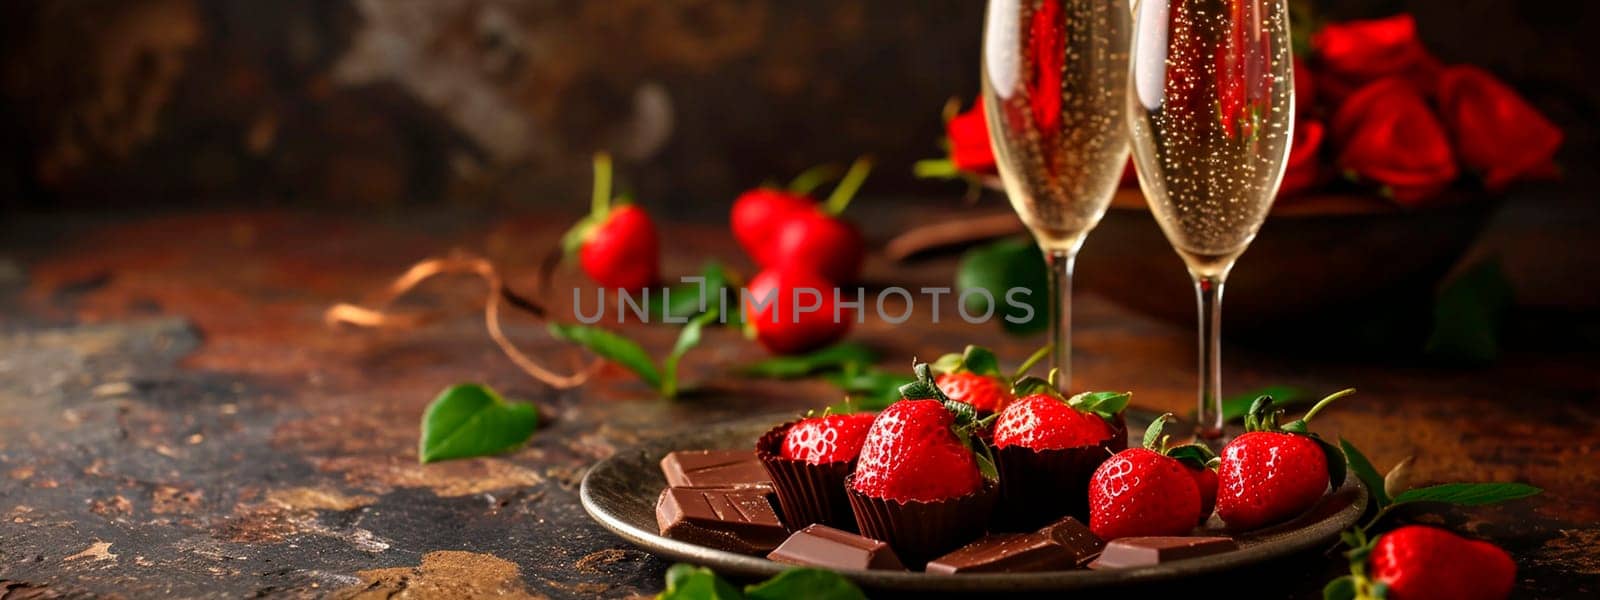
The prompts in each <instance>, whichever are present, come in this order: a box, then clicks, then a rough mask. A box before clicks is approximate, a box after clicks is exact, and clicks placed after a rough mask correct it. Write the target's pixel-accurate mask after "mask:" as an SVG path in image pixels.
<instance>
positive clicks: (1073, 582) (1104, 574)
mask: <svg viewBox="0 0 1600 600" xmlns="http://www.w3.org/2000/svg"><path fill="white" fill-rule="evenodd" d="M1129 410H1130V411H1136V410H1138V409H1134V408H1130V409H1129ZM1138 412H1145V411H1138ZM1152 414H1154V413H1152ZM793 416H794V415H793V414H792V413H773V414H769V415H761V416H757V417H750V418H747V419H736V420H731V421H724V422H721V423H718V424H715V425H714V427H716V428H717V429H719V430H727V429H736V428H759V427H761V426H767V427H770V426H771V424H772V423H778V422H782V421H783V420H787V419H791V418H793ZM705 434H706V431H705V430H697V431H685V432H679V433H675V434H670V435H665V436H661V437H657V438H652V439H650V440H646V441H643V442H640V443H638V444H635V445H633V446H629V447H627V448H624V449H622V450H618V451H617V452H614V453H612V455H611V456H608V457H606V458H604V459H601V460H599V461H596V462H595V464H593V465H591V466H590V467H589V468H588V469H587V470H585V471H584V474H583V479H582V480H581V482H580V483H579V487H578V498H579V501H580V503H581V504H582V505H583V509H584V511H585V512H587V513H588V514H589V518H591V519H593V520H594V521H595V522H596V523H599V524H600V526H601V527H603V528H605V529H606V530H608V531H610V532H611V533H613V534H615V535H617V536H618V537H620V538H622V539H623V540H625V541H627V542H628V543H630V544H633V545H634V546H637V547H639V548H640V549H642V550H644V551H646V552H649V553H651V554H655V555H658V556H662V557H665V558H668V559H670V560H673V561H677V562H689V563H693V564H697V565H705V566H710V567H712V568H713V569H714V570H717V571H718V572H719V573H720V574H722V575H724V576H751V577H770V576H772V575H775V574H777V573H778V572H780V571H783V570H784V569H790V568H794V566H795V565H789V564H784V563H779V562H774V561H771V560H768V559H766V558H764V557H757V556H748V555H744V554H738V553H734V552H728V551H725V550H717V549H715V548H710V547H707V546H701V545H699V544H692V543H689V542H684V541H680V540H674V539H671V538H668V537H664V536H661V535H660V534H659V533H657V532H655V531H653V530H652V531H646V530H644V529H641V528H639V527H636V526H635V525H633V524H632V523H629V522H627V521H625V520H623V519H622V518H621V517H620V516H619V515H614V514H611V513H610V512H608V511H607V510H605V509H603V508H602V507H601V506H600V505H599V501H598V500H597V499H596V498H595V492H594V483H593V479H594V476H595V473H596V472H598V471H600V470H601V469H603V468H605V467H608V466H611V465H612V464H613V463H616V462H620V461H621V460H622V457H624V456H627V455H629V454H633V453H641V454H645V455H649V454H651V453H652V452H653V451H656V450H660V449H663V448H665V447H666V446H667V445H669V444H672V443H673V441H674V440H683V439H686V438H695V437H701V436H704V435H705ZM666 451H669V452H670V451H671V450H666ZM1345 490H1350V491H1351V492H1353V493H1354V494H1355V496H1354V498H1353V499H1352V501H1351V502H1350V503H1349V505H1347V506H1344V507H1342V508H1340V509H1339V510H1337V511H1336V512H1334V513H1332V514H1329V515H1328V516H1327V517H1325V518H1323V519H1322V520H1320V521H1317V522H1315V523H1312V524H1310V525H1307V526H1306V527H1302V528H1300V529H1293V530H1287V531H1282V532H1278V531H1273V529H1272V528H1268V529H1266V530H1265V535H1270V536H1282V539H1278V540H1274V541H1271V542H1264V543H1257V544H1252V545H1249V546H1244V547H1242V548H1240V549H1238V550H1234V551H1232V552H1227V553H1224V554H1217V555H1211V556H1203V557H1197V558H1191V559H1186V560H1182V561H1175V562H1172V563H1166V564H1162V565H1153V566H1149V567H1138V568H1131V569H1108V570H1098V571H1097V570H1089V569H1075V570H1067V571H1042V572H1030V573H968V574H956V575H928V574H926V573H922V572H918V571H885V570H859V569H830V570H833V571H835V572H838V573H839V574H840V575H844V576H845V577H848V578H850V579H851V580H852V581H855V582H856V583H857V584H859V585H862V586H865V587H869V588H880V589H900V590H908V591H914V590H927V591H938V590H954V589H965V590H969V591H1059V590H1072V589H1083V588H1095V587H1110V586H1117V585H1133V584H1141V583H1153V582H1158V581H1168V580H1172V579H1179V578H1184V577H1192V576H1197V575H1203V574H1208V573H1213V572H1219V571H1226V570H1229V569H1234V568H1240V567H1245V566H1249V565H1252V564H1256V563H1259V562H1262V561H1265V560H1270V559H1273V558H1278V557H1282V556H1288V555H1292V554H1295V553H1298V552H1301V551H1303V550H1307V549H1309V548H1311V547H1313V546H1316V545H1318V544H1321V543H1326V542H1328V541H1331V540H1334V539H1337V538H1338V535H1339V532H1340V531H1343V530H1344V529H1345V528H1347V527H1349V526H1351V525H1353V524H1355V522H1356V521H1357V520H1359V519H1360V517H1361V515H1362V514H1363V513H1365V511H1366V504H1367V499H1368V498H1367V490H1366V487H1365V486H1364V485H1363V484H1362V482H1361V481H1360V479H1359V478H1358V477H1356V476H1355V474H1354V473H1353V472H1349V471H1348V470H1347V472H1346V475H1345V481H1344V483H1343V485H1341V486H1339V488H1337V489H1335V490H1334V491H1333V493H1330V494H1328V495H1326V496H1324V498H1331V497H1334V496H1335V495H1336V494H1338V493H1339V492H1342V491H1345ZM1291 533H1297V534H1300V535H1293V536H1291V535H1289V534H1291Z"/></svg>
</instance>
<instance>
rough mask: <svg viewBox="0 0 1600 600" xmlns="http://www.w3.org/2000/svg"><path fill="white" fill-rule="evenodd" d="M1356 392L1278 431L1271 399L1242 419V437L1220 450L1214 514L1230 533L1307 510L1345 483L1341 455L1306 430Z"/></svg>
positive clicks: (1259, 401) (1319, 406) (1326, 401)
mask: <svg viewBox="0 0 1600 600" xmlns="http://www.w3.org/2000/svg"><path fill="white" fill-rule="evenodd" d="M1354 392H1355V390H1343V391H1340V392H1338V393H1335V394H1333V395H1331V396H1328V397H1327V398H1324V399H1322V401H1320V402H1318V403H1317V404H1316V405H1315V406H1313V407H1312V408H1311V410H1310V411H1309V412H1307V413H1306V415H1305V416H1304V417H1301V418H1300V419H1299V420H1296V421H1293V422H1290V423H1289V424H1287V425H1283V426H1281V427H1280V426H1279V425H1278V419H1279V418H1280V417H1281V416H1282V415H1283V409H1281V408H1277V407H1276V406H1274V404H1273V401H1272V398H1271V397H1270V396H1262V397H1260V398H1257V399H1256V401H1255V404H1253V405H1252V406H1251V407H1250V412H1249V414H1247V415H1246V416H1245V432H1246V433H1245V434H1244V435H1241V436H1239V437H1237V438H1234V439H1233V441H1231V442H1228V445H1227V446H1224V447H1223V448H1222V452H1221V460H1220V461H1219V462H1218V464H1217V516H1219V517H1221V518H1222V520H1223V522H1225V523H1227V524H1228V527H1229V528H1231V529H1237V530H1245V529H1256V528H1258V527H1262V526H1265V525H1271V524H1274V523H1278V522H1281V521H1284V520H1287V519H1290V518H1293V517H1295V516H1298V515H1300V514H1302V513H1304V512H1306V511H1307V510H1310V509H1311V507H1312V506H1315V505H1316V503H1317V502H1318V501H1319V500H1321V499H1322V496H1323V494H1325V493H1327V491H1328V485H1329V484H1330V483H1332V484H1334V485H1339V484H1342V483H1344V473H1345V458H1344V454H1343V453H1341V452H1340V451H1339V449H1338V448H1335V447H1333V446H1332V445H1330V444H1328V443H1327V442H1324V441H1322V439H1321V438H1318V437H1317V436H1316V435H1314V434H1311V433H1309V432H1307V431H1306V426H1307V424H1308V423H1309V422H1310V420H1311V418H1312V417H1314V416H1316V414H1317V413H1318V412H1319V411H1321V410H1322V409H1323V408H1324V407H1326V406H1328V404H1330V403H1331V402H1333V401H1334V400H1337V399H1339V398H1342V397H1344V396H1347V395H1350V394H1352V393H1354Z"/></svg>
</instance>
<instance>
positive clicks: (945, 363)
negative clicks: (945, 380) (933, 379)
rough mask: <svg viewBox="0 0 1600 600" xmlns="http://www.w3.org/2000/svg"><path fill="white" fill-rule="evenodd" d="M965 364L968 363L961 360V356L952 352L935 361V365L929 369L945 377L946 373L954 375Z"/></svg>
mask: <svg viewBox="0 0 1600 600" xmlns="http://www.w3.org/2000/svg"><path fill="white" fill-rule="evenodd" d="M965 364H966V361H963V360H961V355H960V354H956V353H954V352H951V353H949V354H946V355H944V356H940V357H939V360H935V361H933V363H932V364H931V365H929V368H931V369H933V372H934V373H938V374H940V375H944V374H946V373H954V372H956V371H958V370H960V369H961V367H962V365H965Z"/></svg>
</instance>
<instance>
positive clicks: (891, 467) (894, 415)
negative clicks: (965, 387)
mask: <svg viewBox="0 0 1600 600" xmlns="http://www.w3.org/2000/svg"><path fill="white" fill-rule="evenodd" d="M915 370H916V373H917V381H914V382H912V383H909V384H906V385H905V386H902V387H901V388H900V393H901V395H902V396H903V397H904V398H905V399H904V400H901V401H899V402H896V403H894V404H891V405H889V407H888V408H886V409H884V410H883V412H881V413H878V418H877V419H876V420H874V421H873V422H872V428H871V429H870V430H868V431H867V439H866V442H865V443H863V444H862V446H861V456H860V458H859V459H857V463H856V470H855V473H853V474H851V475H850V477H849V478H848V479H847V480H846V484H845V487H846V491H847V493H848V495H849V499H850V506H851V508H852V509H853V511H854V512H855V519H856V525H857V526H858V527H860V529H861V533H862V535H866V536H867V537H871V538H876V539H880V540H883V541H885V542H888V543H889V545H890V546H893V547H894V550H895V553H896V554H898V555H899V556H900V557H901V559H902V560H909V561H911V562H908V563H907V564H911V563H917V564H918V565H920V564H921V563H922V562H926V560H927V559H930V558H933V557H935V556H939V555H941V554H943V553H945V552H947V551H949V550H953V549H955V548H956V547H958V546H960V545H962V544H964V543H966V542H969V541H972V540H973V539H976V538H977V537H978V536H979V535H982V534H983V531H984V526H985V524H986V523H988V520H989V513H990V511H991V510H992V508H993V506H994V499H995V494H996V491H997V486H996V484H995V477H996V476H995V473H994V466H993V463H992V462H991V460H990V459H989V457H988V454H987V452H988V451H987V448H986V447H985V446H984V445H983V443H982V442H979V441H976V440H975V439H974V438H973V433H974V430H976V429H977V428H978V427H979V426H980V421H979V419H978V416H977V411H974V410H973V409H972V407H971V406H968V405H966V404H963V403H960V402H956V401H954V400H951V399H949V398H947V397H945V395H944V393H943V392H940V391H939V386H937V385H935V384H934V382H933V375H932V372H931V371H930V370H929V369H928V365H927V364H926V363H919V364H917V365H916V366H915Z"/></svg>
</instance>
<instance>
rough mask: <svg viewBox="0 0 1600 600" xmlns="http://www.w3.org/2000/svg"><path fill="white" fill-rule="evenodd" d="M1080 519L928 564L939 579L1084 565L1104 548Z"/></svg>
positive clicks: (992, 540) (988, 541)
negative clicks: (953, 576)
mask: <svg viewBox="0 0 1600 600" xmlns="http://www.w3.org/2000/svg"><path fill="white" fill-rule="evenodd" d="M1104 545H1105V544H1104V542H1101V541H1100V538H1097V537H1095V536H1094V534H1093V533H1090V532H1089V528H1088V527H1084V525H1083V523H1079V522H1078V520H1077V519H1074V518H1072V517H1065V518H1063V519H1061V520H1058V521H1056V522H1054V523H1051V524H1049V525H1047V526H1045V528H1044V529H1040V530H1039V531H1036V532H1034V533H1002V534H996V535H991V536H988V537H985V538H983V539H980V540H978V541H976V542H973V543H971V544H967V545H965V546H962V547H960V548H957V549H956V550H955V551H954V552H951V553H949V554H946V555H944V556H941V557H939V558H937V559H934V561H933V562H930V563H928V568H927V571H928V572H929V573H932V574H936V575H954V574H956V573H1025V572H1035V571H1058V570H1067V569H1073V568H1076V567H1078V566H1081V565H1083V564H1084V563H1086V562H1088V561H1089V560H1090V559H1092V558H1094V556H1095V555H1096V554H1099V553H1100V548H1101V547H1102V546H1104Z"/></svg>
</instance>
